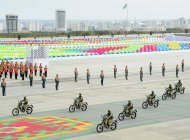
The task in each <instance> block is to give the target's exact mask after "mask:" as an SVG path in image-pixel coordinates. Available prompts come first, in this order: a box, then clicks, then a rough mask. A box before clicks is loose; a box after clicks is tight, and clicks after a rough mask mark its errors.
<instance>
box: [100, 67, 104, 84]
mask: <svg viewBox="0 0 190 140" xmlns="http://www.w3.org/2000/svg"><path fill="white" fill-rule="evenodd" d="M100 78H101V85H102V86H103V85H104V72H103V70H102V71H101V73H100Z"/></svg>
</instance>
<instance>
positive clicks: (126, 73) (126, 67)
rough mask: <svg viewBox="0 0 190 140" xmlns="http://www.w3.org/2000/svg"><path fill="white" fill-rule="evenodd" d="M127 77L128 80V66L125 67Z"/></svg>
mask: <svg viewBox="0 0 190 140" xmlns="http://www.w3.org/2000/svg"><path fill="white" fill-rule="evenodd" d="M125 79H126V80H128V68H127V66H126V67H125Z"/></svg>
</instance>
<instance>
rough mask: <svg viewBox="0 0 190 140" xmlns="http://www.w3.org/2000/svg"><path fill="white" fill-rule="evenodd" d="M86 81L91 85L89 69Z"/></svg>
mask: <svg viewBox="0 0 190 140" xmlns="http://www.w3.org/2000/svg"><path fill="white" fill-rule="evenodd" d="M86 79H87V84H90V82H89V80H90V71H89V69H87V72H86Z"/></svg>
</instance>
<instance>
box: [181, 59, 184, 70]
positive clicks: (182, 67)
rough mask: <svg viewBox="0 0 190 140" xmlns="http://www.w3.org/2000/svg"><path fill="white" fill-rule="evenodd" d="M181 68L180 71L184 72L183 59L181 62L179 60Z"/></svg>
mask: <svg viewBox="0 0 190 140" xmlns="http://www.w3.org/2000/svg"><path fill="white" fill-rule="evenodd" d="M181 70H182V72H184V60H182V62H181Z"/></svg>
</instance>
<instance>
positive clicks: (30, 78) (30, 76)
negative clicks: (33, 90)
mask: <svg viewBox="0 0 190 140" xmlns="http://www.w3.org/2000/svg"><path fill="white" fill-rule="evenodd" d="M29 80H30V86H31V87H32V83H33V74H32V73H30V74H29Z"/></svg>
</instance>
